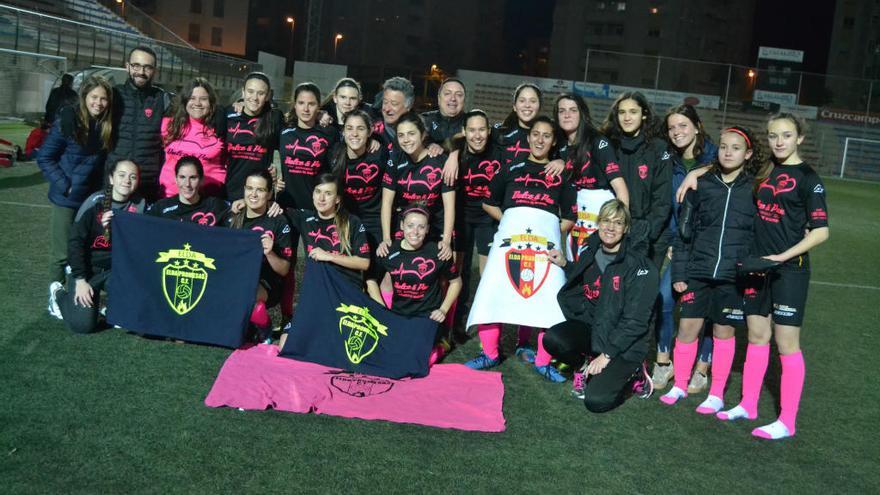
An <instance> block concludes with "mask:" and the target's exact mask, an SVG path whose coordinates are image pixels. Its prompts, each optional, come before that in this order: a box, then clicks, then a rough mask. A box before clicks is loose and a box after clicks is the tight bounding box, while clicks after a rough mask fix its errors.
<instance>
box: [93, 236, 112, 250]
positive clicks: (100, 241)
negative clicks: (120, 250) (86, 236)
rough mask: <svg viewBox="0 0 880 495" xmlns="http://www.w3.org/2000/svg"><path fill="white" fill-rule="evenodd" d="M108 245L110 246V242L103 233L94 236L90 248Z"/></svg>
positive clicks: (105, 247)
mask: <svg viewBox="0 0 880 495" xmlns="http://www.w3.org/2000/svg"><path fill="white" fill-rule="evenodd" d="M108 247H110V243H109V242H107V238H106V237H104V234H101V235H99V236H98V237H95V240H94V241H93V242H92V249H107V248H108Z"/></svg>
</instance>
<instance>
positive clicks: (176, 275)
mask: <svg viewBox="0 0 880 495" xmlns="http://www.w3.org/2000/svg"><path fill="white" fill-rule="evenodd" d="M156 263H165V266H164V267H163V268H162V290H163V292H164V293H165V300H166V301H168V305H169V306H171V309H172V310H173V311H174V312H175V313H177V314H179V315H181V316H182V315H185V314H187V313H189V312H190V311H192V309H193V308H195V307H196V305H197V304H199V301H200V300H201V299H202V295H204V294H205V287H207V286H208V271H207V270H206V268H207V269H210V270H216V269H217V267H215V266H214V259H213V258H208V257H207V256H205V255H204V254H203V253H199V252H196V251H192V250H191V249H190V245H189V244H184V245H183V249H169V250H168V251H167V252H159V258H158V259H157V260H156Z"/></svg>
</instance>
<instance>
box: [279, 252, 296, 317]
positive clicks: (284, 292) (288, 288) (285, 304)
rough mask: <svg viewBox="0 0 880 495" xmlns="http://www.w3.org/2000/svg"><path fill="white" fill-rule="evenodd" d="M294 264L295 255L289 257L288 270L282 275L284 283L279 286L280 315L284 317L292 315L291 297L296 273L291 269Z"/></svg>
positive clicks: (293, 293) (294, 293) (294, 289)
mask: <svg viewBox="0 0 880 495" xmlns="http://www.w3.org/2000/svg"><path fill="white" fill-rule="evenodd" d="M294 254H295V253H294ZM294 266H296V257H295V256H294V257H293V258H291V259H290V271H289V272H287V275H285V276H284V283H283V284H282V286H281V315H282V316H284V317H285V318H290V317H291V316H293V297H294V295H296V273H295V272H294V269H293V267H294Z"/></svg>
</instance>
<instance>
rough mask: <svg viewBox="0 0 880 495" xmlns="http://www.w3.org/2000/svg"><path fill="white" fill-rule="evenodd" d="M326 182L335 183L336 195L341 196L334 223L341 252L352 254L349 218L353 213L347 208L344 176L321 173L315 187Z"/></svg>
mask: <svg viewBox="0 0 880 495" xmlns="http://www.w3.org/2000/svg"><path fill="white" fill-rule="evenodd" d="M324 184H334V185H335V186H336V195H337V196H339V203H337V204H336V214H335V215H334V216H333V224H334V225H336V236H337V237H338V238H339V252H340V253H343V254H345V255H346V256H351V242H349V234H350V233H351V223H350V222H349V218H350V217H351V215H350V214H349V213H348V210H347V209H346V208H345V197H344V195H345V184H343V183H342V177H341V176H339V175H334V174H321V175H319V176H318V182H317V183H316V184H315V187H318V186H322V185H324Z"/></svg>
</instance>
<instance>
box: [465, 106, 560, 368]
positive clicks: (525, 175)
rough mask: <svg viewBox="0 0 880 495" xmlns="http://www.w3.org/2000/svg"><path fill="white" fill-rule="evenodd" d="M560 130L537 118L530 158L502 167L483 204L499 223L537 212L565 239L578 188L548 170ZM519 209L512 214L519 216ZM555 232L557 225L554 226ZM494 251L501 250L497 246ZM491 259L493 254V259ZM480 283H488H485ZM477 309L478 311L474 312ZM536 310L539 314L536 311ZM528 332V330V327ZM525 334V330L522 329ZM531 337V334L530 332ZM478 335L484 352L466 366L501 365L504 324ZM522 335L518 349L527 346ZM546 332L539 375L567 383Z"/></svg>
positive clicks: (531, 133) (540, 347) (487, 327)
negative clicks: (553, 361) (547, 346)
mask: <svg viewBox="0 0 880 495" xmlns="http://www.w3.org/2000/svg"><path fill="white" fill-rule="evenodd" d="M555 136H556V128H555V126H554V125H553V121H552V120H550V119H549V118H547V117H536V118H535V119H534V120H533V121H532V128H531V130H530V131H529V138H528V141H529V148H530V152H529V157H528V158H527V159H526V160H524V161H522V162H518V163H513V164H511V165H509V166H507V167H506V168H505V167H502V168H501V170H500V172H499V173H498V174H496V175H495V177H494V178H493V179H492V183H491V185H490V190H489V192H490V194H489V197H488V198H487V199H486V200H484V201H483V208H484V209H485V210H486V212H487V213H488V214H489V216H491V217H492V218H493V219H495V220H496V221H499V222H501V221H502V217H503V216H504V215H507V214H508V213H507V211H508V210H510V209H511V208H515V207H527V208H535V209H538V210H541V211H545V212H549V213H552V214H553V215H554V216H555V217H556V218H557V219H559V220H558V221H560V222H561V224H560V225H559V227H558V228H560V230H561V232H562V235H563V236H564V235H565V234H566V233H567V232H568V231H569V229H571V227H572V225H574V219H575V218H576V215H575V209H576V203H575V201H576V200H575V192H574V186H573V185H572V184H571V183H570V182H568V181H567V180H565V179H564V178H563V177H549V176H548V175H547V173H546V172H545V169H544V166H545V165H546V164H547V163H548V162H549V161H550V156H551V154H552V152H553V146H554V145H555V144H556V137H555ZM516 211H518V210H517V209H515V210H511V211H510V213H509V214H516ZM553 227H554V228H556V227H557V225H554V226H553ZM492 249H500V247H496V246H494V245H493V247H492ZM489 256H490V257H491V253H490V255H489ZM480 283H481V284H482V283H493V282H486V279H482V280H481V281H480ZM474 309H476V307H475V308H474ZM536 310H539V309H538V308H536ZM524 328H528V327H524ZM521 330H523V328H521ZM529 333H530V332H529ZM478 334H479V337H480V342H481V343H482V344H483V352H482V353H480V355H479V356H477V357H476V358H474V359H472V360H470V361H468V362H467V363H465V364H466V365H467V366H468V367H470V368H473V369H485V368H491V367H493V366H496V365H497V364H499V363H500V362H501V356H500V354H499V349H498V344H499V341H500V339H501V324H500V323H492V324H485V325H479V327H478ZM522 334H523V332H522V331H521V332H520V339H519V340H520V341H519V343H518V344H517V347H518V349H519V348H521V347H523V346H524V342H523V340H525V341H526V342H527V337H526V338H525V339H524V338H523V335H522ZM542 337H543V332H541V333H540V334H539V335H538V352H537V355H536V356H535V358H534V365H535V371H537V372H538V373H539V374H541V375H542V376H544V377H545V378H546V379H548V380H550V381H553V382H557V383H558V382H564V381H565V377H563V376H562V375H561V374H560V373H559V371H558V370H556V368H554V367H553V366H551V365H550V355H549V354H547V352H546V351H545V350H544V347H543V344H542V343H541V342H542Z"/></svg>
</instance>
